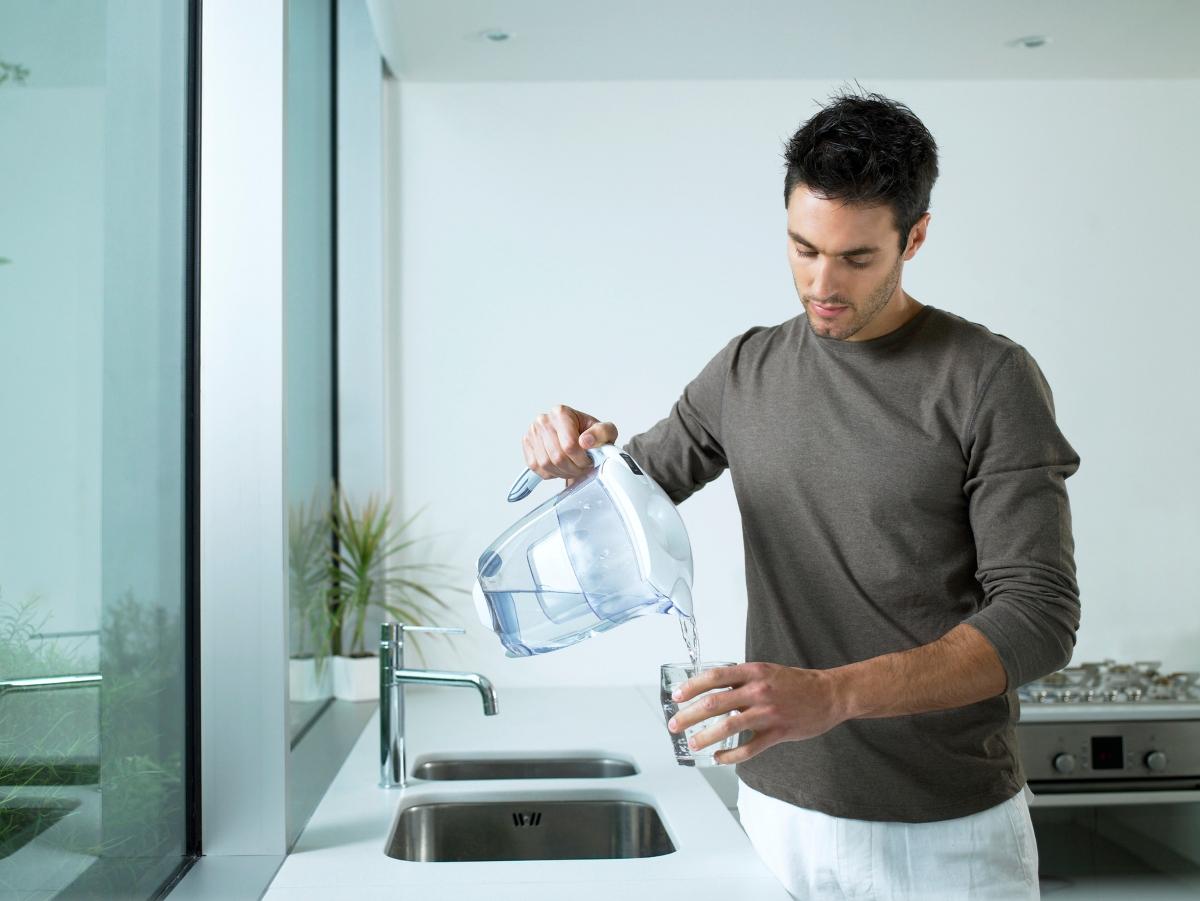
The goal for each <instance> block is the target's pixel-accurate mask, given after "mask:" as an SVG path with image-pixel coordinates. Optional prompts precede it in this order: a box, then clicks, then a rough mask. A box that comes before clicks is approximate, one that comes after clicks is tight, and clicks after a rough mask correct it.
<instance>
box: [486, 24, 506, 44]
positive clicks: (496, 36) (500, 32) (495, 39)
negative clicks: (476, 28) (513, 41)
mask: <svg viewBox="0 0 1200 901" xmlns="http://www.w3.org/2000/svg"><path fill="white" fill-rule="evenodd" d="M479 36H480V37H481V38H483V39H484V40H485V41H491V42H492V43H493V44H503V43H504V42H505V41H507V40H508V39H509V38H511V37H512V35H511V34H510V33H509V32H507V31H505V30H504V29H503V28H485V29H484V30H483V31H481V32H479Z"/></svg>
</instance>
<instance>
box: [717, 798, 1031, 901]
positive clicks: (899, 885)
mask: <svg viewBox="0 0 1200 901" xmlns="http://www.w3.org/2000/svg"><path fill="white" fill-rule="evenodd" d="M738 814H739V815H740V817H741V821H742V827H743V828H744V829H745V830H746V834H747V835H748V836H749V837H750V841H751V842H752V843H753V845H754V848H755V850H756V851H757V852H758V855H759V857H761V858H762V860H763V863H765V864H766V865H767V868H768V869H769V870H771V872H772V873H774V874H775V876H776V878H778V879H779V881H780V882H781V883H783V886H784V888H786V889H787V890H788V892H789V893H790V894H791V896H792V897H793V898H796V899H797V901H807V899H820V901H825V899H833V898H836V899H841V898H855V899H858V898H862V899H872V901H901V899H904V901H910V899H911V901H925V899H931V898H937V899H947V901H948V899H954V901H980V899H988V901H992V899H995V901H1010V899H1020V901H1028V899H1035V901H1036V899H1038V898H1040V897H1041V896H1040V893H1039V891H1038V876H1037V873H1038V854H1037V844H1036V842H1035V840H1034V835H1033V824H1032V823H1031V822H1030V819H1029V804H1028V802H1027V801H1026V797H1025V793H1024V792H1023V791H1021V792H1017V794H1016V795H1014V796H1013V797H1011V798H1009V799H1008V800H1007V801H1005V802H1003V803H1001V804H997V805H996V806H995V807H990V808H988V809H987V810H982V811H980V812H979V813H975V814H971V815H970V816H965V817H960V818H958V819H954V820H941V821H939V822H934V823H877V822H872V821H869V820H850V819H844V818H841V817H832V816H829V815H828V814H824V813H818V812H817V811H815V810H806V809H805V808H803V807H796V806H795V805H793V804H787V803H785V802H783V801H779V800H777V799H775V798H771V797H769V796H767V795H764V794H762V793H761V792H757V791H755V790H754V789H752V788H751V787H750V786H748V785H746V784H745V783H744V782H739V784H738Z"/></svg>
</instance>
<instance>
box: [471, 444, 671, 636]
mask: <svg viewBox="0 0 1200 901" xmlns="http://www.w3.org/2000/svg"><path fill="white" fill-rule="evenodd" d="M588 456H589V457H590V458H591V460H592V463H593V465H594V468H593V469H592V471H591V472H590V473H588V474H587V475H586V476H584V477H583V478H582V479H580V480H579V481H578V482H576V483H575V484H574V485H572V486H571V487H570V488H566V489H564V490H563V491H560V492H559V493H558V494H556V495H555V496H554V497H552V498H550V499H549V500H547V501H546V502H545V503H543V504H541V505H539V506H538V507H536V508H535V509H534V510H532V511H530V512H529V513H528V514H526V515H525V516H524V517H523V518H521V519H520V520H518V521H517V522H516V523H514V524H513V525H512V526H511V527H509V528H508V529H507V530H506V531H505V532H504V534H502V535H501V536H500V537H499V538H497V539H496V540H495V541H493V542H492V544H491V545H490V546H489V547H488V548H487V550H485V551H484V552H483V553H482V554H481V555H480V556H479V567H478V572H477V578H476V581H475V587H474V592H473V594H474V597H475V606H476V611H477V612H478V614H479V618H480V620H481V621H482V622H483V624H484V625H485V626H487V627H488V628H489V629H492V630H493V631H494V632H495V633H496V634H497V635H498V636H499V637H500V641H501V643H502V644H503V645H504V647H505V649H506V650H507V654H508V656H509V657H528V656H531V655H533V654H544V653H546V652H547V651H555V650H558V649H559V648H565V647H567V646H568V645H572V644H575V643H576V642H579V641H583V640H584V639H585V638H587V637H589V636H591V635H596V634H598V633H600V632H605V631H607V630H608V629H611V628H613V627H614V626H617V625H619V624H621V623H623V622H626V621H627V620H629V619H632V618H634V617H636V616H641V615H642V614H644V613H680V614H683V615H685V616H691V615H692V546H691V542H689V541H688V535H687V529H686V528H684V525H683V520H682V519H681V518H680V516H679V512H678V511H677V510H676V509H675V505H674V504H673V503H672V502H671V499H670V498H669V497H667V495H666V492H664V491H663V490H662V488H660V487H659V486H658V484H657V483H656V482H655V481H654V480H653V479H651V478H650V477H649V476H648V475H646V474H645V473H644V472H643V471H642V469H641V467H640V466H638V464H637V463H636V462H634V460H633V458H632V457H630V456H629V454H627V453H625V452H624V451H623V450H620V449H619V448H617V447H615V446H614V445H611V444H609V445H604V446H602V447H598V448H593V449H591V450H589V451H588ZM539 481H540V479H539V478H538V476H537V475H536V474H534V473H532V472H530V471H529V470H526V471H525V473H524V474H523V475H522V476H521V478H519V479H518V480H517V483H516V484H515V485H514V486H513V489H512V491H510V492H509V500H510V501H518V500H521V499H522V498H524V497H526V496H527V495H528V494H529V493H530V491H532V490H533V488H534V487H535V486H536V485H537V483H538V482H539Z"/></svg>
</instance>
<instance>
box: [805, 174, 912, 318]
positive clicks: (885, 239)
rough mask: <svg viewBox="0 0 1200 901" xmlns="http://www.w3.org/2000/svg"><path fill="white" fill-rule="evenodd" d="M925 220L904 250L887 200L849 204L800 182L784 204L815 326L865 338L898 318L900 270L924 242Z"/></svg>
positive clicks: (810, 314) (901, 299) (809, 312)
mask: <svg viewBox="0 0 1200 901" xmlns="http://www.w3.org/2000/svg"><path fill="white" fill-rule="evenodd" d="M927 215H928V214H927ZM925 222H926V219H925V218H922V220H921V222H919V223H918V224H917V226H914V228H913V232H914V237H913V238H910V240H909V242H908V247H907V248H906V249H905V252H904V253H901V252H900V249H899V235H898V234H897V232H896V224H895V220H894V219H893V216H892V211H891V209H890V208H889V207H887V206H871V207H865V206H850V205H847V204H845V203H844V202H843V201H841V200H827V199H824V198H821V197H818V196H816V195H815V194H813V193H811V192H810V191H809V190H808V188H807V187H806V186H805V185H797V186H796V187H795V188H794V189H793V190H792V194H791V197H789V198H788V205H787V225H788V229H787V230H788V239H787V240H788V264H789V265H790V266H791V268H792V279H793V280H794V281H795V283H796V293H797V294H799V295H800V302H801V303H802V304H803V305H804V310H805V312H806V313H807V314H808V316H807V319H808V324H809V327H810V328H811V329H812V330H813V332H815V333H816V334H818V335H821V336H822V337H828V338H840V339H843V340H844V339H849V340H853V341H865V340H868V339H869V338H876V337H879V335H881V334H886V333H887V332H888V331H891V330H892V329H893V328H896V327H897V326H898V325H900V324H901V321H892V320H896V319H897V318H898V316H897V314H898V313H899V312H900V311H899V310H898V308H899V307H900V306H902V305H903V303H904V292H903V291H902V290H901V289H900V270H901V267H902V265H903V262H904V261H905V260H907V259H911V257H912V255H913V253H915V252H916V249H917V247H918V246H919V245H920V243H921V240H922V239H923V237H924V225H925ZM917 232H920V234H919V236H918V235H916V233H917ZM900 318H901V319H902V317H900Z"/></svg>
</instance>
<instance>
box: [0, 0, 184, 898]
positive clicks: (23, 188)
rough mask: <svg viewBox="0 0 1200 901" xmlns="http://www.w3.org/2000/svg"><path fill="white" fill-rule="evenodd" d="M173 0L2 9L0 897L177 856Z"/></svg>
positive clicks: (178, 232) (178, 357) (78, 889)
mask: <svg viewBox="0 0 1200 901" xmlns="http://www.w3.org/2000/svg"><path fill="white" fill-rule="evenodd" d="M188 6H189V5H188V4H186V3H158V2H150V0H142V2H135V0H124V2H119V0H110V2H101V0H90V2H88V0H78V2H72V3H45V2H41V0H6V2H4V3H3V4H0V198H2V200H0V204H2V209H3V213H2V214H0V384H2V385H3V386H4V387H3V390H0V423H3V440H2V441H0V510H2V511H3V515H2V516H0V895H2V896H4V897H18V898H21V897H31V898H39V899H40V898H51V897H56V896H62V897H84V896H86V897H121V898H138V897H146V898H148V897H151V896H152V895H154V894H155V893H156V892H157V891H158V890H159V888H160V887H161V886H162V885H163V884H164V882H166V881H167V880H169V879H170V878H171V876H172V875H173V873H174V872H175V871H176V870H177V869H178V867H179V866H180V865H181V863H182V861H183V860H184V857H185V855H186V853H187V852H188V850H189V840H190V837H189V831H188V822H189V799H190V797H191V796H190V794H189V792H188V782H189V779H188V772H189V769H188V768H189V764H190V760H189V752H188V719H187V718H188V714H189V707H190V705H189V703H188V693H187V690H186V680H185V665H184V661H185V638H186V633H187V629H186V625H187V619H188V617H187V610H188V609H189V607H188V604H187V598H188V591H187V583H188V572H189V567H188V561H189V553H188V548H189V536H190V531H189V528H188V519H189V510H188V503H187V473H188V468H189V466H188V459H189V458H188V454H187V438H186V428H187V421H188V420H187V415H186V411H187V394H188V385H189V380H188V378H187V377H186V375H187V367H188V365H189V361H190V355H189V354H188V352H187V342H188V339H189V333H188V328H187V323H188V320H189V314H188V298H189V291H188V281H189V278H188V271H189V268H188V267H189V254H188V234H189V231H188V227H187V219H188V203H187V194H188V179H187V167H188V160H189V154H188V147H189V129H188V115H189V102H188V91H189V81H188V60H189V40H188V38H189V16H190V12H189V9H188Z"/></svg>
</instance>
